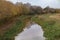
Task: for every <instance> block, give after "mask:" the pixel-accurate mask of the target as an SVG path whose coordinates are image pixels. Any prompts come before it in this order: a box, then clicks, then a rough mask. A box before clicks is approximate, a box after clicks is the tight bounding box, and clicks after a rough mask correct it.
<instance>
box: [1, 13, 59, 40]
mask: <svg viewBox="0 0 60 40" xmlns="http://www.w3.org/2000/svg"><path fill="white" fill-rule="evenodd" d="M28 22H36V23H37V24H39V25H41V26H42V28H43V30H44V36H45V37H46V40H60V14H58V13H57V14H42V15H22V16H19V17H15V18H14V19H12V22H8V24H5V25H4V26H5V28H3V27H4V26H3V27H2V28H3V29H2V28H1V29H0V30H1V31H0V32H1V33H0V34H1V35H0V40H6V39H7V40H14V37H15V36H16V35H17V34H18V33H20V32H22V31H23V28H25V27H26V24H28Z"/></svg>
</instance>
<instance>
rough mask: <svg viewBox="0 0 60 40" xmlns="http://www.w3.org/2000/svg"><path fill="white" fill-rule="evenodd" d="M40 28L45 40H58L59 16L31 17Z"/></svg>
mask: <svg viewBox="0 0 60 40" xmlns="http://www.w3.org/2000/svg"><path fill="white" fill-rule="evenodd" d="M32 21H34V22H36V23H38V24H39V25H41V26H42V28H43V30H44V36H45V37H46V40H60V14H44V15H38V16H37V17H32Z"/></svg>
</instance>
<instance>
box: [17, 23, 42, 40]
mask: <svg viewBox="0 0 60 40" xmlns="http://www.w3.org/2000/svg"><path fill="white" fill-rule="evenodd" d="M34 37H38V38H40V39H43V30H42V29H41V27H40V26H39V25H37V24H34V25H32V26H31V28H29V29H27V30H25V31H24V32H22V33H20V34H19V36H16V40H21V39H25V40H26V39H29V38H30V39H31V38H34ZM30 39H29V40H30Z"/></svg>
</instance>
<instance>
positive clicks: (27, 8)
mask: <svg viewBox="0 0 60 40" xmlns="http://www.w3.org/2000/svg"><path fill="white" fill-rule="evenodd" d="M46 13H60V9H54V8H50V7H46V8H44V9H43V8H41V7H40V6H32V5H31V4H29V3H26V4H23V3H21V2H17V3H16V4H13V3H11V2H9V1H4V0H0V20H2V19H3V20H4V19H5V20H6V19H9V18H11V17H14V16H20V15H34V14H46Z"/></svg>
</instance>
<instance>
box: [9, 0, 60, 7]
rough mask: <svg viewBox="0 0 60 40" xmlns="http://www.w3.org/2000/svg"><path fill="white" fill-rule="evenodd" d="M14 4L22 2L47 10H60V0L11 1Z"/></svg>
mask: <svg viewBox="0 0 60 40" xmlns="http://www.w3.org/2000/svg"><path fill="white" fill-rule="evenodd" d="M9 1H11V2H13V3H16V2H22V3H30V4H31V5H37V6H41V7H42V8H45V7H46V6H49V7H52V8H60V0H9Z"/></svg>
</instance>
